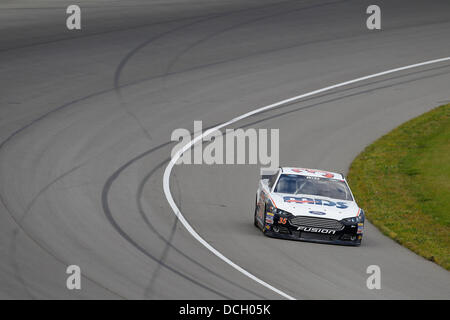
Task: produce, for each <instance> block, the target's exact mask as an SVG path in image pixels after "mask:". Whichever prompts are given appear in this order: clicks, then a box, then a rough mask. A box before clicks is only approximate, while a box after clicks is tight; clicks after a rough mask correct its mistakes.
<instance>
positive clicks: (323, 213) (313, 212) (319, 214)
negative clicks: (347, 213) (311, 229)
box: [308, 211, 326, 216]
mask: <svg viewBox="0 0 450 320" xmlns="http://www.w3.org/2000/svg"><path fill="white" fill-rule="evenodd" d="M308 212H309V213H311V214H317V215H318V216H324V215H326V213H325V212H322V211H308Z"/></svg>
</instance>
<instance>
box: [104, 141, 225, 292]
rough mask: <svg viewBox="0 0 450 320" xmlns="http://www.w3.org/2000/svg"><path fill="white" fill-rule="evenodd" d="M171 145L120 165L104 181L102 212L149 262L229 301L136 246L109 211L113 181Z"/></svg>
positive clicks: (165, 144)
mask: <svg viewBox="0 0 450 320" xmlns="http://www.w3.org/2000/svg"><path fill="white" fill-rule="evenodd" d="M169 144H171V142H166V143H163V144H161V145H159V146H157V147H154V148H152V149H150V150H148V151H146V152H144V153H142V154H140V155H138V156H137V157H135V158H133V159H131V160H130V161H128V162H127V163H125V164H124V165H122V166H121V167H120V168H119V169H117V170H116V171H115V172H114V173H113V174H112V175H111V176H110V177H109V178H108V179H107V181H106V183H105V185H104V186H103V190H102V207H103V211H104V213H105V216H106V218H107V219H108V221H109V222H110V224H111V225H112V226H113V228H114V229H115V230H116V231H117V233H119V234H120V235H121V236H122V238H124V239H125V240H126V241H127V242H129V243H130V244H131V245H133V247H135V248H136V249H137V250H139V251H140V252H141V253H143V254H144V255H146V256H147V257H148V258H150V259H151V260H153V261H155V262H156V263H158V264H159V265H161V267H163V268H166V269H167V270H169V271H171V272H173V273H174V274H176V275H178V276H179V277H181V278H183V279H185V280H187V281H189V282H191V283H193V284H195V285H197V286H199V287H201V288H203V289H205V290H207V291H210V292H212V293H214V294H216V295H218V296H219V297H222V298H225V299H231V297H228V296H226V295H224V294H222V293H221V292H218V291H217V290H214V289H212V288H210V287H208V286H206V285H204V284H203V283H201V282H199V281H197V280H195V279H194V278H192V277H190V276H187V275H185V274H184V273H182V272H181V271H179V270H177V269H175V268H173V267H171V266H169V265H167V264H166V263H165V262H163V261H159V259H158V258H157V257H155V256H154V255H153V254H151V253H150V252H148V251H147V250H146V249H145V248H144V247H142V246H141V245H140V244H138V243H137V242H136V241H135V240H134V239H133V238H132V237H131V236H130V235H128V233H126V232H125V231H124V230H123V229H122V228H121V227H120V226H119V224H118V223H117V221H116V220H115V219H114V216H113V214H112V212H111V209H110V207H109V203H108V194H109V191H110V190H111V187H112V184H113V183H114V181H115V180H116V179H117V178H118V177H119V175H120V174H121V173H122V172H123V171H124V170H125V169H126V168H127V167H128V166H129V165H131V164H132V163H134V162H135V161H137V160H138V159H141V158H143V157H144V156H146V155H148V154H150V153H152V152H154V151H156V150H159V149H161V148H163V147H165V146H167V145H169Z"/></svg>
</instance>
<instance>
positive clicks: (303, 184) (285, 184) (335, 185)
mask: <svg viewBox="0 0 450 320" xmlns="http://www.w3.org/2000/svg"><path fill="white" fill-rule="evenodd" d="M274 192H278V193H289V194H293V195H296V194H307V195H312V196H322V197H328V198H333V199H339V200H348V201H353V199H352V196H351V193H350V190H349V189H348V187H347V185H346V183H345V182H344V181H340V180H335V179H328V178H319V177H309V176H302V175H297V174H282V175H281V176H280V179H279V180H278V183H277V185H276V187H275V190H274Z"/></svg>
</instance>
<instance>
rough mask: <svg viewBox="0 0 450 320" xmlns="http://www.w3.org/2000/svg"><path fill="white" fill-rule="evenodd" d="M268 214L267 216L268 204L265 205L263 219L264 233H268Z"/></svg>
mask: <svg viewBox="0 0 450 320" xmlns="http://www.w3.org/2000/svg"><path fill="white" fill-rule="evenodd" d="M266 216H267V206H266V205H264V219H263V221H264V222H263V227H262V232H263V233H264V234H266V233H267V231H268V230H267V228H266V225H267V224H266Z"/></svg>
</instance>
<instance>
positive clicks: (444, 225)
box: [348, 104, 450, 270]
mask: <svg viewBox="0 0 450 320" xmlns="http://www.w3.org/2000/svg"><path fill="white" fill-rule="evenodd" d="M348 181H349V183H350V186H351V188H352V191H353V193H354V195H355V198H356V200H357V201H358V204H359V205H360V207H362V208H364V210H365V213H366V217H367V218H368V220H369V221H371V222H372V223H373V224H374V225H375V226H376V227H377V228H378V229H380V230H381V231H382V232H383V233H384V234H386V235H387V236H389V237H391V238H393V239H394V240H395V241H397V242H398V243H400V244H402V245H404V246H405V247H407V248H409V249H411V250H412V251H414V252H416V253H417V254H419V255H421V256H423V257H425V258H427V259H429V260H431V261H434V262H436V263H437V264H439V265H441V266H442V267H444V268H445V269H447V270H450V104H447V105H443V106H440V107H438V108H436V109H433V110H431V111H430V112H427V113H425V114H423V115H421V116H419V117H417V118H415V119H413V120H411V121H408V122H406V123H404V124H403V125H401V126H400V127H398V128H396V129H394V130H393V131H391V132H390V133H388V134H387V135H385V136H383V137H381V138H380V139H379V140H377V141H375V142H374V143H373V144H371V145H370V146H368V147H367V148H366V149H365V150H364V151H363V152H362V153H361V154H360V155H359V156H358V157H357V158H356V159H355V160H354V161H353V163H352V165H351V167H350V171H349V175H348Z"/></svg>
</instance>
